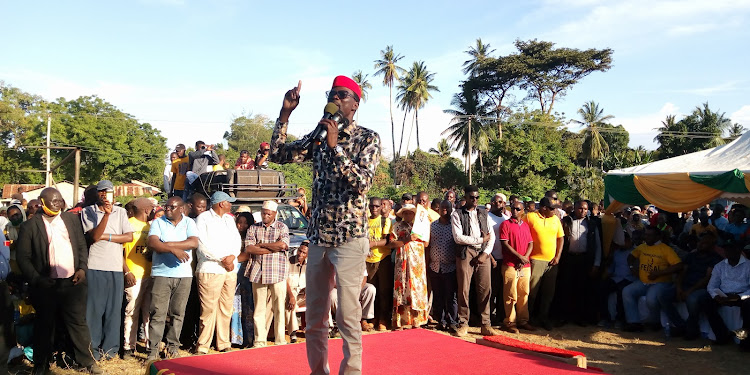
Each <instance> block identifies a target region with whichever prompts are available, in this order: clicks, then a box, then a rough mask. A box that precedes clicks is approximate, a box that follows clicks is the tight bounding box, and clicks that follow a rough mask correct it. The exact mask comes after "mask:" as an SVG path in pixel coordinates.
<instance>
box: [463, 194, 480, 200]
mask: <svg viewBox="0 0 750 375" xmlns="http://www.w3.org/2000/svg"><path fill="white" fill-rule="evenodd" d="M466 199H479V196H478V195H469V196H467V197H466Z"/></svg>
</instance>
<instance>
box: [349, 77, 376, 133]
mask: <svg viewBox="0 0 750 375" xmlns="http://www.w3.org/2000/svg"><path fill="white" fill-rule="evenodd" d="M368 76H369V74H362V71H361V70H357V71H356V72H354V73H353V74H352V79H353V80H354V82H357V84H358V85H359V90H360V91H361V92H362V98H361V99H362V103H364V102H366V101H367V90H370V89H372V85H371V84H370V82H369V81H368V80H367V77H368ZM357 122H359V111H357Z"/></svg>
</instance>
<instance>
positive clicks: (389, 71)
mask: <svg viewBox="0 0 750 375" xmlns="http://www.w3.org/2000/svg"><path fill="white" fill-rule="evenodd" d="M403 58H404V57H403V56H401V55H400V54H396V53H395V52H393V46H387V47H385V49H384V50H381V51H380V59H379V60H375V69H376V71H375V76H379V75H382V76H383V86H388V109H389V110H390V113H391V141H392V143H393V157H394V160H395V159H396V158H397V154H396V127H395V125H394V124H393V83H394V82H396V81H398V80H399V78H398V76H399V74H403V73H404V72H406V71H405V70H404V68H402V67H400V66H398V65H397V64H398V62H399V61H400V60H401V59H403Z"/></svg>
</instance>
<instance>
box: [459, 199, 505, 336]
mask: <svg viewBox="0 0 750 375" xmlns="http://www.w3.org/2000/svg"><path fill="white" fill-rule="evenodd" d="M464 192H465V194H466V195H465V196H464V199H466V204H465V205H464V206H463V207H461V208H459V209H457V210H456V211H453V214H451V226H452V230H453V239H454V241H456V245H457V246H456V249H457V258H456V275H457V278H458V317H459V320H460V321H461V322H460V326H459V327H458V329H456V335H457V336H459V337H461V336H466V334H467V333H468V327H469V289H470V286H471V282H472V281H473V282H474V285H475V287H476V290H477V304H478V310H479V312H480V314H481V316H482V330H481V334H482V336H494V335H497V334H498V332H497V331H495V330H494V329H493V328H492V323H491V321H490V295H491V294H492V293H491V292H492V286H491V275H490V269H491V268H492V265H491V264H492V261H491V255H490V253H492V249H493V246H494V244H495V234H494V233H493V232H492V228H491V227H490V226H489V222H488V220H487V211H485V210H480V209H479V208H477V201H478V200H479V189H478V188H477V187H476V186H473V185H469V186H467V187H466V188H465V189H464Z"/></svg>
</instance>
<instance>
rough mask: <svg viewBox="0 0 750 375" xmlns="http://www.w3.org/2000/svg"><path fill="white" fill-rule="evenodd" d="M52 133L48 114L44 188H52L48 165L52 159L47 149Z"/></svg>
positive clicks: (50, 119) (50, 117) (50, 118)
mask: <svg viewBox="0 0 750 375" xmlns="http://www.w3.org/2000/svg"><path fill="white" fill-rule="evenodd" d="M51 132H52V116H50V115H49V114H48V115H47V178H46V180H45V182H44V185H45V186H46V187H50V186H52V178H51V177H52V174H51V172H50V165H51V164H50V163H51V162H52V157H51V156H50V148H49V138H50V133H51Z"/></svg>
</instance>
